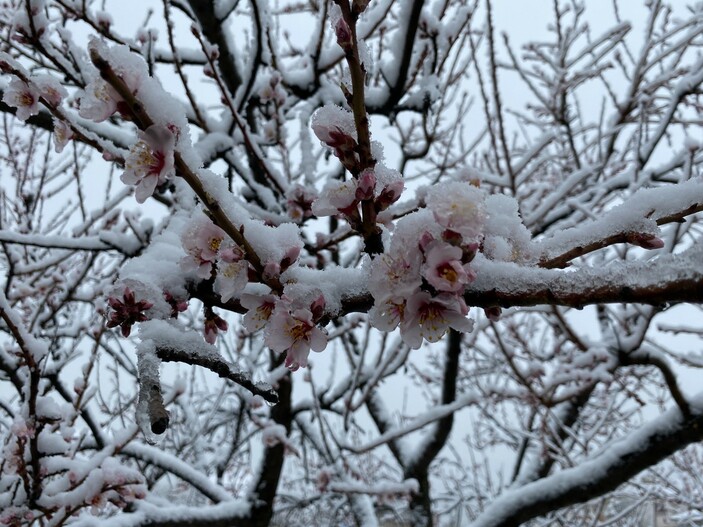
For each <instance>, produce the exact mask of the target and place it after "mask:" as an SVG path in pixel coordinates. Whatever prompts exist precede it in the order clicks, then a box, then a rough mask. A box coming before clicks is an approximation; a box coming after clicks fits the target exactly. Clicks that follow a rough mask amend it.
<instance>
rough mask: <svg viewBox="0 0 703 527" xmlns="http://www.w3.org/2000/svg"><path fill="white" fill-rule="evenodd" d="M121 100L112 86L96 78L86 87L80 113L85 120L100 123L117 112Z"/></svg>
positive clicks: (81, 100) (81, 99)
mask: <svg viewBox="0 0 703 527" xmlns="http://www.w3.org/2000/svg"><path fill="white" fill-rule="evenodd" d="M121 100H122V98H121V97H120V96H119V94H118V93H117V92H116V91H115V89H114V88H113V87H112V86H110V85H109V84H108V83H107V82H105V81H104V80H103V79H102V78H100V77H96V78H95V79H93V80H92V81H91V82H89V83H88V85H87V86H86V87H85V90H84V91H83V95H82V96H81V98H80V108H79V110H78V113H79V114H80V116H81V117H83V118H84V119H90V120H91V121H95V122H96V123H99V122H101V121H104V120H105V119H107V118H108V117H110V116H111V115H112V114H113V113H115V112H116V111H117V103H118V101H121Z"/></svg>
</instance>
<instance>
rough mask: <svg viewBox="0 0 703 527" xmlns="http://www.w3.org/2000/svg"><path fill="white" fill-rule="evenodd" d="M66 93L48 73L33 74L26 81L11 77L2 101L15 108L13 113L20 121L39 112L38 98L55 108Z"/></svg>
mask: <svg viewBox="0 0 703 527" xmlns="http://www.w3.org/2000/svg"><path fill="white" fill-rule="evenodd" d="M67 95H68V92H66V89H65V88H64V87H63V86H61V83H59V81H58V80H56V79H55V78H53V77H51V76H50V75H33V76H31V77H29V78H28V79H27V81H24V80H22V79H19V78H14V79H12V81H10V84H9V85H8V86H7V89H6V90H5V93H4V94H3V97H2V101H3V102H4V103H5V104H7V105H8V106H12V107H13V108H16V109H17V112H16V114H15V115H16V117H17V118H18V119H19V120H20V121H26V120H27V119H29V118H30V117H31V116H32V115H36V114H38V113H39V103H40V98H42V99H43V100H44V103H45V104H47V105H49V106H51V107H54V108H56V107H58V106H59V105H60V104H61V102H62V101H63V99H64V98H65V97H66V96H67Z"/></svg>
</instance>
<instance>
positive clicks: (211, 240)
mask: <svg viewBox="0 0 703 527" xmlns="http://www.w3.org/2000/svg"><path fill="white" fill-rule="evenodd" d="M226 236H227V234H226V233H225V231H223V230H222V229H220V228H219V227H218V226H217V225H215V224H214V223H212V222H211V221H210V220H209V219H207V218H202V219H201V220H199V221H197V222H196V224H195V225H194V226H193V227H192V228H191V229H189V230H187V231H186V232H185V233H183V235H182V236H181V243H182V244H183V248H184V249H185V250H186V252H187V253H188V256H186V257H185V258H184V259H183V260H181V268H183V269H184V270H185V271H195V272H196V273H195V274H196V276H197V277H198V278H202V279H204V280H207V279H208V278H210V273H211V272H212V264H213V263H214V262H215V259H216V258H217V252H218V251H219V250H220V245H221V244H222V241H223V240H224V239H225V237H226Z"/></svg>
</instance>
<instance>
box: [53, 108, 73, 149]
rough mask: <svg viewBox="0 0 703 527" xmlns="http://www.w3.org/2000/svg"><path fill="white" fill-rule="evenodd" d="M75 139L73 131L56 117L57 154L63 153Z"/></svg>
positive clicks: (55, 137) (55, 139) (55, 146)
mask: <svg viewBox="0 0 703 527" xmlns="http://www.w3.org/2000/svg"><path fill="white" fill-rule="evenodd" d="M71 139H73V129H72V128H71V127H70V126H69V125H68V123H66V121H62V120H61V119H57V118H56V117H54V150H56V153H57V154H60V153H61V152H63V149H64V147H65V146H66V145H67V144H68V142H69V141H70V140H71Z"/></svg>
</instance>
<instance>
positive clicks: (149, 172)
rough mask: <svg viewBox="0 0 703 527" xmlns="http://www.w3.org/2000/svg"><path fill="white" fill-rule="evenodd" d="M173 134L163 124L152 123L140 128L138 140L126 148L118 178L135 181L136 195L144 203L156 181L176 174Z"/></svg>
mask: <svg viewBox="0 0 703 527" xmlns="http://www.w3.org/2000/svg"><path fill="white" fill-rule="evenodd" d="M174 144H175V137H174V135H173V133H172V132H171V131H170V130H169V129H168V128H167V127H165V126H160V125H156V124H155V125H152V126H150V127H149V128H147V129H146V130H145V131H143V132H139V141H137V143H136V144H135V145H134V146H133V147H132V148H131V150H130V151H129V156H128V157H127V160H126V162H125V171H124V173H123V174H122V176H121V178H120V179H122V181H123V182H124V183H126V184H127V185H136V186H137V188H136V190H135V193H134V195H135V198H136V199H137V202H138V203H144V201H146V198H148V197H149V196H151V195H152V194H153V193H154V190H155V189H156V187H157V185H161V184H162V183H164V182H166V180H167V179H169V178H170V177H173V176H174V175H175V169H174V159H173V149H174Z"/></svg>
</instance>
